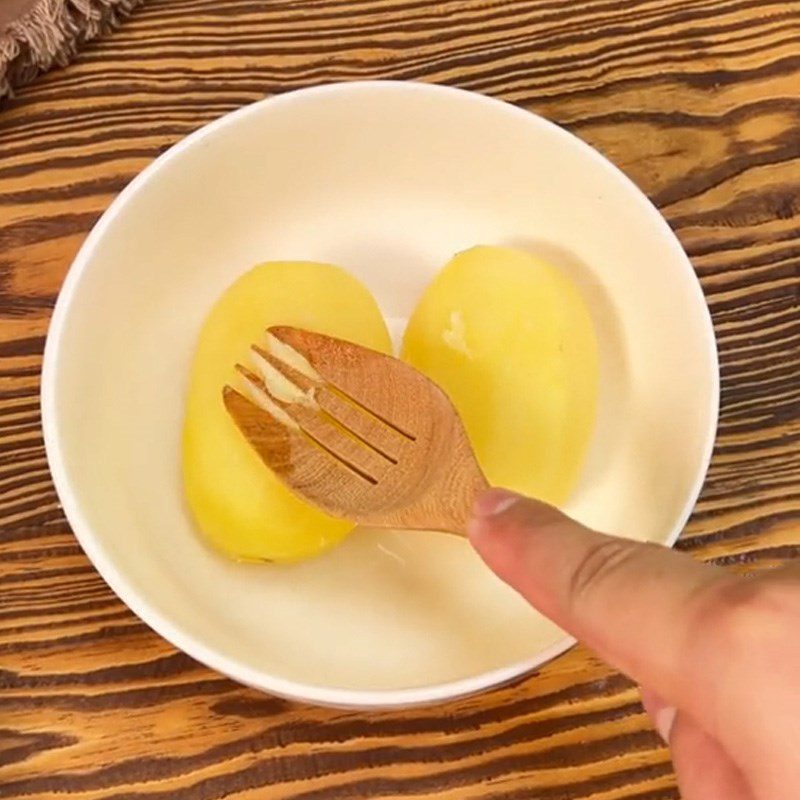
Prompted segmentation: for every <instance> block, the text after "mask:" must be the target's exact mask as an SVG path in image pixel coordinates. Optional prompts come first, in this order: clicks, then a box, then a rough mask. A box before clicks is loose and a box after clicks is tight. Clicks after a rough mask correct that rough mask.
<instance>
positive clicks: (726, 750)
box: [469, 489, 800, 800]
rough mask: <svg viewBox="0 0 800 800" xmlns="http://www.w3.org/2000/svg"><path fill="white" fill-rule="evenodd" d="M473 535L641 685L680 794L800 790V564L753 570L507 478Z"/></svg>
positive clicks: (775, 799)
mask: <svg viewBox="0 0 800 800" xmlns="http://www.w3.org/2000/svg"><path fill="white" fill-rule="evenodd" d="M469 536H470V540H471V541H472V544H473V546H474V547H475V549H476V550H477V551H478V553H479V554H480V555H481V557H482V558H483V560H484V561H485V562H486V564H487V565H488V566H489V567H490V568H491V569H492V570H493V571H494V572H495V573H496V574H497V575H498V576H499V577H500V578H502V579H503V580H504V581H505V582H506V583H508V584H509V585H511V586H512V587H514V588H515V589H516V590H517V591H518V592H519V593H520V594H521V595H522V596H523V597H524V598H525V599H526V600H528V601H529V602H530V603H531V604H532V605H533V606H534V607H535V608H537V609H538V610H539V611H541V612H542V613H543V614H544V615H545V616H547V617H549V618H550V619H552V620H553V621H555V622H556V623H557V624H558V625H560V626H561V627H562V628H564V630H566V631H568V632H569V633H571V634H572V635H573V636H575V637H576V638H577V639H579V640H580V641H581V642H583V643H584V644H586V645H587V646H588V647H590V648H591V649H592V650H594V651H595V652H596V653H597V654H598V655H599V656H600V657H601V658H603V659H604V660H605V661H607V662H608V663H609V664H611V665H612V666H613V667H615V668H617V669H619V670H621V671H622V672H624V673H625V674H626V675H628V676H630V677H631V678H632V679H633V680H635V681H637V683H639V685H640V686H641V687H642V700H643V703H644V706H645V709H646V710H647V712H648V714H649V715H650V717H651V719H652V720H653V722H654V724H655V726H656V728H657V729H658V731H659V732H660V733H661V735H662V736H663V737H664V739H665V740H666V741H667V742H668V743H669V746H670V749H671V752H672V760H673V764H674V766H675V771H676V774H677V776H678V783H679V786H680V790H681V796H682V797H683V800H784V798H785V800H797V798H800V568H799V567H798V566H797V565H794V566H790V567H786V568H783V569H779V570H772V571H769V572H765V573H762V574H760V575H758V576H755V577H751V578H743V577H739V576H736V575H734V574H731V573H729V572H726V571H725V570H723V569H721V568H719V567H714V566H709V565H706V564H702V563H699V562H697V561H694V560H693V559H692V558H690V557H689V556H688V555H686V554H684V553H679V552H676V551H672V550H668V549H666V548H664V547H661V546H659V545H655V544H643V543H639V542H633V541H629V540H627V539H619V538H616V537H613V536H606V535H604V534H601V533H596V532H594V531H592V530H589V529H588V528H585V527H584V526H582V525H580V524H578V523H577V522H574V521H573V520H571V519H569V517H566V516H565V515H564V514H562V513H561V512H559V511H557V510H556V509H554V508H552V507H550V506H547V505H545V504H543V503H539V502H536V501H534V500H529V499H526V498H523V497H521V496H519V495H515V494H512V493H510V492H506V491H505V490H502V489H492V490H490V491H489V492H487V493H485V494H484V495H482V496H481V497H480V498H479V500H478V502H477V504H476V509H475V517H474V519H473V520H472V522H471V523H470V529H469Z"/></svg>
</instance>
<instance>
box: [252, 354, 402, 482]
mask: <svg viewBox="0 0 800 800" xmlns="http://www.w3.org/2000/svg"><path fill="white" fill-rule="evenodd" d="M254 349H256V348H254ZM259 356H260V357H262V358H264V359H265V360H266V359H269V361H268V363H270V364H271V366H273V368H274V369H275V370H277V371H278V372H279V373H280V374H281V375H282V376H283V377H284V378H285V379H286V380H288V381H289V382H292V383H293V382H294V381H293V380H292V377H293V376H292V375H290V374H289V375H287V374H285V373H284V372H283V371H282V370H283V367H284V366H285V365H284V364H283V363H282V362H280V361H277V360H275V361H274V363H273V362H272V359H271V358H270V356H269V354H268V353H265V352H263V351H261V352H259ZM236 369H237V370H238V371H239V372H240V373H241V374H242V375H243V376H244V377H245V378H246V380H247V381H248V383H249V384H250V385H251V386H254V387H255V388H256V389H257V391H259V392H260V393H261V395H266V397H267V398H268V400H269V402H270V403H271V404H273V405H274V406H277V409H278V412H279V415H278V416H279V418H282V417H283V416H285V417H286V418H287V419H288V421H289V423H290V424H294V425H296V426H299V429H300V431H301V432H302V433H303V434H305V435H306V436H307V437H308V438H309V439H310V440H311V441H312V442H313V443H314V444H315V445H317V446H318V447H319V448H321V449H322V450H324V451H325V452H327V453H328V454H329V455H330V456H332V457H333V458H336V459H338V460H339V461H341V462H342V463H343V464H344V465H345V466H347V467H349V468H350V469H351V470H352V471H353V472H355V473H356V474H357V475H359V476H361V477H362V478H363V479H364V480H366V481H368V482H369V483H371V484H373V485H374V484H376V483H377V482H378V480H379V479H380V478H381V477H382V476H383V475H384V474H385V472H386V469H387V467H388V466H390V465H392V464H394V463H397V462H395V461H392V460H391V459H388V458H387V457H386V456H384V455H383V454H381V453H380V451H378V450H376V449H375V448H373V447H372V446H371V445H369V444H365V443H364V442H362V441H361V440H360V439H358V438H357V437H356V438H354V436H353V435H352V434H351V432H350V431H348V430H347V428H345V427H344V426H342V425H341V424H339V423H338V422H337V421H336V420H335V419H333V418H332V417H331V416H330V415H329V414H327V412H325V411H323V410H322V409H321V408H319V407H318V406H317V405H316V403H315V399H311V398H313V395H308V398H309V400H308V402H306V401H302V402H301V401H297V402H292V401H287V400H284V399H283V398H281V397H280V396H278V394H277V393H276V392H274V391H272V389H271V386H270V385H269V384H268V383H267V382H265V381H264V380H263V379H262V378H261V376H259V375H257V374H256V373H254V372H252V371H251V370H249V369H248V368H247V367H243V366H241V365H240V364H237V365H236ZM287 371H288V370H287ZM295 374H297V373H295ZM297 388H298V389H302V388H303V387H302V386H299V387H297Z"/></svg>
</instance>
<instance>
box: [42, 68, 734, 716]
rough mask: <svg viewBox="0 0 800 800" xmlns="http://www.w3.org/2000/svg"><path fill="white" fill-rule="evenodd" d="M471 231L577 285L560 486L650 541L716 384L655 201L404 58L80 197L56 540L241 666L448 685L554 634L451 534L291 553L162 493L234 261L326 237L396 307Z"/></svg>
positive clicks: (689, 279)
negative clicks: (97, 206)
mask: <svg viewBox="0 0 800 800" xmlns="http://www.w3.org/2000/svg"><path fill="white" fill-rule="evenodd" d="M477 243H492V244H512V245H517V246H521V247H526V248H529V249H531V250H533V251H537V252H539V253H542V254H544V255H545V256H547V257H548V258H550V259H551V260H552V261H553V262H555V263H556V264H558V265H560V266H561V267H562V268H563V269H565V270H567V271H568V272H569V273H570V274H571V275H572V276H573V277H574V279H575V280H576V281H577V282H578V284H579V285H580V286H581V287H582V288H583V290H584V291H585V293H586V297H587V298H588V300H589V302H590V304H591V308H592V311H593V314H594V316H595V322H596V325H597V330H598V335H599V339H600V346H601V381H602V391H601V398H600V409H599V419H598V424H597V433H596V436H595V441H594V443H593V445H592V448H591V451H590V455H589V458H588V461H587V464H586V467H585V470H584V474H583V477H582V480H581V483H580V485H579V487H578V488H577V490H576V491H575V492H574V496H573V497H572V499H571V500H570V502H569V503H568V506H567V511H568V512H570V513H571V514H573V515H574V516H576V517H577V518H579V519H581V520H582V521H584V522H586V523H588V524H590V525H593V526H596V527H598V528H601V529H604V530H606V531H610V532H614V533H618V534H622V535H631V536H635V537H637V538H641V539H648V540H652V541H657V542H663V543H665V544H672V543H673V542H674V540H675V539H676V537H677V536H678V534H679V532H680V530H681V528H682V527H683V525H684V523H685V522H686V519H687V517H688V515H689V513H690V511H691V509H692V506H693V504H694V502H695V500H696V498H697V495H698V492H699V490H700V487H701V484H702V481H703V478H704V475H705V471H706V468H707V465H708V461H709V457H710V453H711V448H712V443H713V439H714V433H715V427H716V417H717V407H718V394H719V386H718V372H717V358H716V349H715V343H714V336H713V331H712V327H711V324H710V320H709V315H708V310H707V308H706V305H705V302H704V300H703V295H702V293H701V290H700V287H699V285H698V282H697V280H696V278H695V275H694V272H693V270H692V267H691V265H690V264H689V261H688V259H687V258H686V255H685V254H684V252H683V250H682V249H681V247H680V245H679V243H678V241H677V239H676V238H675V236H674V235H673V234H672V232H671V231H670V229H669V228H668V226H667V225H666V223H665V222H664V220H663V219H662V218H661V216H660V215H659V214H658V212H657V211H656V209H655V208H654V207H653V206H652V205H651V204H650V203H649V202H648V200H647V199H646V198H645V196H644V195H643V194H641V192H639V190H638V189H637V188H636V187H635V186H634V185H633V184H632V183H631V182H630V181H629V180H628V179H627V178H626V177H625V176H624V175H623V174H622V173H621V172H619V171H618V170H617V169H616V168H615V167H613V166H612V165H611V164H610V163H608V162H607V161H606V160H605V159H603V158H602V157H601V156H600V155H598V153H596V152H595V151H594V150H592V149H591V148H590V147H588V146H587V145H585V144H583V143H582V142H581V141H579V140H578V139H576V138H574V137H573V136H571V135H570V134H569V133H566V132H565V131H563V130H562V129H560V128H558V127H557V126H555V125H553V124H551V123H549V122H546V121H545V120H543V119H540V118H539V117H536V116H534V115H533V114H529V113H527V112H525V111H522V110H520V109H518V108H515V107H514V106H510V105H506V104H504V103H501V102H498V101H496V100H491V99H489V98H486V97H482V96H480V95H476V94H470V93H467V92H463V91H458V90H455V89H449V88H443V87H438V86H428V85H422V84H412V83H382V82H369V83H350V84H342V85H334V86H325V87H321V88H315V89H308V90H303V91H299V92H292V93H290V94H285V95H282V96H279V97H275V98H272V99H269V100H265V101H262V102H259V103H256V104H254V105H251V106H248V107H247V108H243V109H241V110H239V111H236V112H234V113H232V114H228V115H227V116H226V117H223V118H222V119H220V120H218V121H217V122H214V123H213V124H211V125H208V126H206V127H205V128H203V129H202V130H200V131H197V132H196V133H194V134H192V135H191V136H189V137H188V138H187V139H185V140H184V141H182V142H181V143H180V144H178V145H176V146H175V147H173V148H172V149H171V150H169V151H168V152H167V153H165V154H164V155H163V156H161V157H160V158H159V159H158V160H157V161H156V162H155V163H154V164H152V165H151V166H150V167H148V168H147V169H146V170H145V171H144V172H142V174H141V175H139V176H138V177H137V178H136V179H135V180H134V181H133V182H132V183H131V184H130V185H129V186H128V187H127V188H126V189H125V191H123V192H122V194H121V195H120V196H119V197H118V198H117V199H116V200H115V201H114V203H113V204H112V205H111V207H110V208H109V210H108V211H107V212H106V213H105V214H104V215H103V217H102V219H101V220H100V221H99V222H98V223H97V225H96V226H95V228H94V230H93V231H92V232H91V234H90V235H89V237H88V238H87V240H86V242H85V244H84V246H83V248H82V249H81V251H80V253H79V254H78V256H77V258H76V259H75V263H74V264H73V266H72V269H71V270H70V273H69V275H68V277H67V280H66V282H65V284H64V288H63V290H62V293H61V296H60V297H59V300H58V304H57V306H56V310H55V313H54V315H53V321H52V326H51V329H50V335H49V338H48V341H47V348H46V352H45V363H44V374H43V378H42V406H43V414H44V429H45V439H46V443H47V453H48V457H49V459H50V466H51V469H52V473H53V478H54V480H55V484H56V487H57V489H58V493H59V496H60V498H61V501H62V503H63V505H64V510H65V512H66V514H67V517H68V518H69V521H70V523H71V524H72V527H73V529H74V531H75V534H76V536H77V537H78V539H79V540H80V542H81V544H82V546H83V548H84V550H85V551H86V553H87V554H88V555H89V557H90V558H91V560H92V561H93V562H94V564H95V566H96V567H97V569H98V570H99V571H100V573H101V574H102V575H103V577H104V578H105V579H106V581H107V582H108V583H109V585H110V586H111V587H112V588H113V589H114V591H115V592H116V593H117V594H118V595H119V596H120V597H121V598H122V599H123V600H124V601H125V602H126V603H127V604H128V605H129V606H130V608H131V609H132V610H133V611H134V612H136V614H138V615H139V616H140V617H141V618H142V619H143V620H144V621H145V622H146V623H148V624H149V625H150V626H151V627H153V628H154V629H155V630H156V631H158V632H159V633H160V634H161V635H162V636H164V637H165V638H167V639H168V640H169V641H171V642H172V643H174V644H175V645H176V646H177V647H180V648H181V649H183V650H185V651H186V652H187V653H189V654H190V655H192V656H193V657H195V658H196V659H198V660H200V661H202V662H203V663H205V664H207V665H209V666H210V667H213V668H214V669H217V670H219V671H220V672H223V673H225V674H227V675H229V676H231V677H232V678H235V679H236V680H239V681H242V682H243V683H246V684H250V685H252V686H255V687H258V688H261V689H264V690H266V691H269V692H273V693H275V694H278V695H283V696H285V697H291V698H297V699H302V700H307V701H311V702H315V703H323V704H332V705H340V706H360V707H365V706H373V707H375V706H399V705H411V704H417V703H427V702H433V701H439V700H443V699H446V698H452V697H456V696H460V695H464V694H467V693H471V692H475V691H477V690H480V689H484V688H486V687H489V686H493V685H497V684H500V683H502V682H504V681H507V680H509V679H511V678H514V677H516V676H518V675H522V674H523V673H525V672H527V671H529V670H531V669H533V668H534V667H537V666H538V665H540V664H542V663H543V662H545V661H547V660H548V659H550V658H553V657H554V656H555V655H557V654H559V653H561V652H563V651H564V650H565V649H567V648H568V647H569V646H570V645H571V644H572V643H573V642H572V640H571V639H569V638H568V637H565V636H564V634H563V633H562V632H560V631H559V630H558V629H557V628H556V627H555V626H553V625H552V624H551V623H549V622H548V621H546V620H545V619H544V618H542V617H541V616H539V615H538V614H537V613H536V612H534V611H533V610H531V609H530V608H528V607H527V606H526V605H525V604H524V603H523V601H522V600H521V599H519V598H518V597H517V596H516V595H515V594H514V593H513V592H512V591H511V590H510V589H508V588H507V587H505V586H504V585H502V584H501V583H500V582H499V581H498V580H497V579H495V578H494V577H493V576H492V575H491V574H490V573H489V572H488V571H487V570H486V569H485V568H484V567H483V566H482V564H481V563H480V562H479V560H478V558H477V556H476V555H475V554H474V553H473V552H472V551H471V549H470V547H469V545H468V544H467V543H466V542H465V541H462V540H457V539H454V538H452V537H448V536H442V535H439V534H420V533H413V534H403V533H397V532H381V533H376V532H370V531H359V532H356V533H355V534H354V535H353V536H352V537H351V538H349V539H348V540H347V541H346V542H345V543H344V544H343V545H342V546H341V547H339V548H338V549H336V550H334V551H333V552H331V553H330V554H328V555H326V556H324V557H321V558H319V559H317V560H314V561H311V562H308V563H305V564H301V565H298V566H294V567H272V566H260V565H252V564H249V565H248V564H238V563H234V562H232V561H229V560H228V559H226V558H225V557H224V556H222V555H219V554H217V553H216V552H214V551H213V550H211V549H210V548H209V547H208V546H207V545H206V544H205V543H204V542H203V541H202V540H201V539H200V537H199V536H198V535H197V532H196V531H195V530H194V528H193V526H192V522H191V520H190V517H189V515H188V513H187V509H186V507H185V504H184V500H183V495H182V491H181V482H180V452H179V438H180V429H181V422H182V415H183V405H184V394H185V390H186V383H187V371H188V367H189V363H190V359H191V355H192V350H193V347H194V343H195V337H196V335H197V333H198V330H199V328H200V325H201V322H202V320H203V318H204V316H205V314H206V312H207V311H208V310H209V308H210V306H211V305H212V303H213V302H214V300H215V299H216V298H217V297H218V295H219V294H220V293H221V292H222V291H223V290H224V289H225V287H226V286H227V285H228V284H229V283H230V282H231V281H232V280H233V279H234V278H236V277H237V276H238V275H239V274H241V273H242V272H244V271H245V270H247V269H248V268H249V267H251V266H252V265H253V264H255V263H257V262H259V261H265V260H269V259H312V260H321V261H331V262H334V263H337V264H340V265H342V266H344V267H345V268H347V269H348V270H350V271H351V272H352V273H353V274H354V275H356V276H357V277H358V278H360V279H361V280H362V281H363V282H364V283H365V284H366V285H367V286H368V287H369V288H370V289H371V290H372V291H373V293H374V294H375V296H376V298H377V299H378V302H379V303H380V305H381V307H382V309H383V311H384V313H385V315H386V317H387V319H388V320H389V321H390V324H391V326H392V328H393V330H394V331H395V332H396V333H399V332H400V331H401V330H402V327H403V325H404V323H405V320H406V319H407V317H408V315H409V313H410V311H411V310H412V308H413V306H414V304H415V301H416V298H417V297H418V296H419V294H420V293H421V291H422V289H423V288H424V287H425V285H426V284H427V283H428V281H430V280H431V278H432V277H433V275H434V274H435V273H436V271H437V270H438V269H439V268H440V267H441V266H442V265H443V264H444V263H445V262H446V261H447V260H448V259H449V258H450V256H451V255H453V254H454V253H455V252H457V251H459V250H462V249H464V248H467V247H470V246H472V245H474V244H477ZM532 368H535V365H532ZM609 611H610V613H613V609H610V610H609Z"/></svg>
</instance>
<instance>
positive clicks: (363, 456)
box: [223, 326, 488, 535]
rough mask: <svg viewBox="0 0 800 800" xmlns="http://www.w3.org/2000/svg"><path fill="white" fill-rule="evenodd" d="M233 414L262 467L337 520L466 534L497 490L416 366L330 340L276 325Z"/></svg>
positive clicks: (236, 397) (237, 394)
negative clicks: (489, 491) (477, 502)
mask: <svg viewBox="0 0 800 800" xmlns="http://www.w3.org/2000/svg"><path fill="white" fill-rule="evenodd" d="M251 355H252V358H251V365H250V366H244V365H241V364H237V365H236V368H237V370H238V372H239V373H240V376H241V390H237V389H235V388H233V387H232V386H226V387H225V388H224V390H223V399H224V402H225V406H226V408H227V409H228V412H229V413H230V414H231V416H232V417H233V419H234V421H235V422H236V424H237V426H238V427H239V429H240V430H241V431H242V433H243V434H244V435H245V437H246V438H247V440H248V441H249V442H250V444H251V445H252V446H253V447H254V448H255V450H256V452H257V453H258V454H259V456H261V458H262V460H263V461H264V463H265V464H266V465H267V466H268V467H269V468H270V469H271V470H272V471H273V472H274V473H275V474H276V475H277V476H278V477H279V478H280V479H281V480H282V481H283V482H284V483H285V484H286V485H287V486H288V487H289V488H290V489H292V490H293V491H294V492H295V493H297V494H298V495H300V496H301V497H303V498H304V499H305V500H307V501H308V502H310V503H312V504H313V505H316V506H318V507H319V508H321V509H323V510H324V511H327V512H328V513H329V514H332V515H333V516H337V517H342V518H344V519H349V520H352V521H353V522H357V523H362V524H365V525H372V526H377V527H388V528H410V529H417V530H420V529H422V530H441V531H448V532H451V533H458V534H462V535H463V534H464V533H465V527H466V523H467V520H468V519H469V517H470V513H471V510H472V505H473V502H474V499H475V497H476V495H477V494H478V493H479V492H480V491H481V490H483V489H485V488H487V486H488V484H487V482H486V479H485V478H484V476H483V473H482V472H481V470H480V467H479V466H478V462H477V461H476V459H475V455H474V453H473V451H472V447H471V446H470V443H469V440H468V439H467V435H466V432H465V430H464V426H463V424H462V423H461V420H460V418H459V416H458V414H457V413H456V410H455V408H454V407H453V404H452V403H451V401H450V399H449V398H448V397H447V395H445V393H444V392H443V391H442V390H441V389H440V388H439V387H438V386H437V385H436V384H435V383H433V381H431V380H429V379H428V378H426V377H425V376H424V375H422V374H421V373H419V372H417V370H415V369H414V368H413V367H410V366H409V365H408V364H405V363H403V362H402V361H399V360H398V359H396V358H392V357H391V356H387V355H384V354H383V353H378V352H376V351H374V350H370V349H368V348H366V347H361V346H359V345H356V344H352V343H350V342H345V341H342V340H340V339H334V338H332V337H330V336H323V335H322V334H319V333H311V332H310V331H305V330H301V329H299V328H291V327H284V326H281V327H274V328H269V329H268V331H267V336H266V344H265V346H263V347H262V346H259V345H254V346H253V348H252V354H251Z"/></svg>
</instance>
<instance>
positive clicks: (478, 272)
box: [403, 247, 598, 504]
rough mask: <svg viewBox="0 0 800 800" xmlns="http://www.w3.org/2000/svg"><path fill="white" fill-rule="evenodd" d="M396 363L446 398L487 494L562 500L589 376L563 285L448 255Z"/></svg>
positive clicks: (590, 353)
mask: <svg viewBox="0 0 800 800" xmlns="http://www.w3.org/2000/svg"><path fill="white" fill-rule="evenodd" d="M403 358H404V359H405V360H407V361H408V362H409V363H410V364H413V365H414V366H415V367H417V368H418V369H419V370H421V371H422V372H424V373H425V374H427V375H428V376H429V377H431V378H433V380H435V381H436V382H437V383H438V384H439V385H440V386H441V387H442V388H443V389H444V390H445V391H446V392H447V393H448V394H449V395H450V397H451V398H452V400H453V402H454V403H455V406H456V408H457V409H458V411H459V413H460V414H461V417H462V419H463V420H464V424H465V426H466V429H467V432H468V433H469V436H470V439H471V440H472V443H473V446H474V448H475V452H476V455H477V457H478V460H479V462H480V464H481V466H482V467H483V469H484V472H485V473H486V477H487V478H488V479H489V481H490V482H491V483H492V484H493V485H496V486H504V487H507V488H510V489H514V490H516V491H519V492H524V493H525V494H528V495H532V496H534V497H537V498H540V499H542V500H545V501H547V502H550V503H555V504H558V503H561V502H563V501H564V500H565V499H566V497H567V496H568V494H569V492H570V491H571V489H572V487H573V486H574V484H575V482H576V480H577V477H578V474H579V471H580V467H581V463H582V461H583V458H584V455H585V453H586V449H587V444H588V442H589V438H590V435H591V432H592V428H593V426H594V420H595V410H596V405H597V384H598V365H597V344H596V340H595V334H594V329H593V326H592V321H591V318H590V316H589V312H588V310H587V309H586V306H585V304H584V302H583V299H582V298H581V295H580V293H579V292H578V290H577V289H576V287H575V286H574V285H573V284H572V283H571V282H570V280H569V279H568V278H567V277H566V276H565V275H563V274H562V273H561V272H560V271H559V270H558V269H556V268H555V267H553V266H551V265H550V264H548V263H546V262H544V261H542V260H541V259H539V258H536V257H534V256H532V255H530V254H528V253H525V252H522V251H519V250H514V249H511V248H506V247H475V248H473V249H471V250H467V251H466V252H464V253H460V254H459V255H457V256H456V257H455V258H453V260H452V261H450V263H449V264H447V266H445V268H444V269H443V270H442V271H441V272H440V273H439V275H437V277H436V278H435V279H434V281H433V283H432V284H431V285H430V286H429V287H428V289H427V290H426V292H425V294H424V295H423V297H422V299H421V301H420V303H419V305H418V306H417V308H416V310H415V311H414V314H413V315H412V317H411V320H410V322H409V325H408V329H407V330H406V333H405V338H404V342H403Z"/></svg>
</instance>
